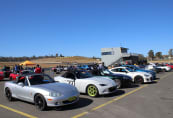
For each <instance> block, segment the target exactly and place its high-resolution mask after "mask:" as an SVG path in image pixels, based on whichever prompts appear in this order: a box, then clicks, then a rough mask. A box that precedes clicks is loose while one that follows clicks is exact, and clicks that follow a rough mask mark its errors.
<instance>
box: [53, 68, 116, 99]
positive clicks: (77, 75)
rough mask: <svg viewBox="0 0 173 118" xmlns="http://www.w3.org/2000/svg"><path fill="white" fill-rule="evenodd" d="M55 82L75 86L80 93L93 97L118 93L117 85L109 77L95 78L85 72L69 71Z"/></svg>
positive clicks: (56, 78)
mask: <svg viewBox="0 0 173 118" xmlns="http://www.w3.org/2000/svg"><path fill="white" fill-rule="evenodd" d="M54 80H55V81H58V82H61V83H68V84H71V85H73V86H75V87H76V88H77V89H78V91H79V92H80V93H87V94H88V95H89V96H91V97H96V96H98V95H105V94H110V93H114V92H116V89H117V84H116V83H115V82H114V81H113V80H111V79H109V78H107V77H94V76H92V75H91V74H90V73H89V72H87V71H85V70H76V71H67V72H66V73H64V74H63V75H62V76H57V77H55V78H54Z"/></svg>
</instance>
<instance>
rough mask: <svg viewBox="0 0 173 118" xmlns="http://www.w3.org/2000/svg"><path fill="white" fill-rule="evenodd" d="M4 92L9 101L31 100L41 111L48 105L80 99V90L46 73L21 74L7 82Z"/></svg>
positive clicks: (69, 102)
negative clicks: (14, 79) (56, 80)
mask: <svg viewBox="0 0 173 118" xmlns="http://www.w3.org/2000/svg"><path fill="white" fill-rule="evenodd" d="M4 92H5V96H6V97H7V99H8V100H9V101H12V100H13V99H14V98H17V99H21V100H24V101H27V102H31V103H34V104H35V105H36V107H37V108H38V109H39V110H41V111H43V110H45V109H46V108H47V107H58V106H64V105H69V104H73V103H76V102H77V101H78V100H79V92H78V90H77V89H76V88H75V87H74V86H72V85H69V84H64V83H58V82H55V81H54V80H53V79H52V78H51V77H50V76H48V75H45V74H28V75H24V76H19V77H17V79H16V81H10V82H6V83H5V86H4Z"/></svg>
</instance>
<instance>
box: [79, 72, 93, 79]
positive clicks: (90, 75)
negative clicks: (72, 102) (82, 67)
mask: <svg viewBox="0 0 173 118" xmlns="http://www.w3.org/2000/svg"><path fill="white" fill-rule="evenodd" d="M90 77H92V74H91V73H89V72H87V71H79V72H78V73H77V78H79V79H84V78H90Z"/></svg>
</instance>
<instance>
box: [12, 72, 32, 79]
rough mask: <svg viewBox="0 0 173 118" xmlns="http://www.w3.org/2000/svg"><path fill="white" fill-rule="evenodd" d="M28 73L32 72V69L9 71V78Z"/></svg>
mask: <svg viewBox="0 0 173 118" xmlns="http://www.w3.org/2000/svg"><path fill="white" fill-rule="evenodd" d="M29 73H34V71H32V70H22V71H20V73H11V74H10V76H9V78H10V80H16V77H18V76H22V75H25V74H29Z"/></svg>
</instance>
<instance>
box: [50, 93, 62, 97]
mask: <svg viewBox="0 0 173 118" xmlns="http://www.w3.org/2000/svg"><path fill="white" fill-rule="evenodd" d="M49 96H51V97H60V96H61V93H58V92H50V93H49Z"/></svg>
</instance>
